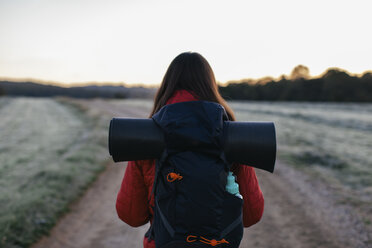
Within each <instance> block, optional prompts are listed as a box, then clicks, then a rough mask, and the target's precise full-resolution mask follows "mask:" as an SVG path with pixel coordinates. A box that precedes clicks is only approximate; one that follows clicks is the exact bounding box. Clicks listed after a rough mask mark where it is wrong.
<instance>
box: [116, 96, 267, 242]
mask: <svg viewBox="0 0 372 248" xmlns="http://www.w3.org/2000/svg"><path fill="white" fill-rule="evenodd" d="M195 100H197V98H196V97H195V96H193V95H192V94H191V93H190V92H188V91H186V90H178V91H176V92H175V94H174V95H173V96H172V97H171V98H170V99H169V100H168V101H167V104H172V103H177V102H185V101H195ZM232 170H233V172H234V174H235V175H236V176H237V182H238V184H239V191H240V194H241V195H242V196H243V200H244V203H243V224H244V227H249V226H251V225H253V224H255V223H257V222H258V221H259V220H260V219H261V216H262V213H263V209H264V198H263V195H262V192H261V189H260V186H259V185H258V181H257V177H256V173H255V171H254V169H253V168H252V167H250V166H246V165H237V166H235V167H234V168H233V169H232ZM154 176H155V160H137V161H129V162H128V165H127V168H126V171H125V175H124V178H123V182H122V184H121V188H120V190H119V193H118V196H117V200H116V211H117V213H118V216H119V218H120V219H121V220H122V221H124V222H125V223H127V224H128V225H130V226H133V227H138V226H142V225H144V224H146V223H147V222H148V221H150V222H151V223H152V218H153V214H154V213H153V211H152V209H151V207H150V205H149V202H150V204H151V205H152V206H154V197H152V198H151V199H148V198H149V196H150V195H151V190H152V185H153V183H154ZM143 246H144V248H155V242H154V240H152V241H150V242H148V240H147V238H146V237H145V238H144V240H143Z"/></svg>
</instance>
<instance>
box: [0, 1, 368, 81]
mask: <svg viewBox="0 0 372 248" xmlns="http://www.w3.org/2000/svg"><path fill="white" fill-rule="evenodd" d="M371 9H372V1H370V0H353V1H350V0H347V1H345V0H312V1H309V0H306V1H304V0H280V1H278V0H271V1H269V0H244V1H236V0H230V1H219V0H196V1H195V0H186V1H184V0H178V1H177V0H156V1H149V0H148V1H146V0H107V1H104V0H0V77H10V78H33V79H40V80H47V81H57V82H62V83H66V84H72V83H75V82H125V83H127V84H144V85H157V84H159V83H160V82H161V80H162V78H163V76H164V74H165V71H166V69H167V67H168V66H169V64H170V62H171V61H172V60H173V58H174V57H176V56H177V55H178V54H179V53H182V52H185V51H193V52H199V53H200V54H202V55H203V56H204V57H205V58H206V59H207V60H208V61H209V63H210V64H211V66H212V68H213V70H214V72H215V76H216V79H217V81H219V82H221V83H224V82H226V81H229V80H239V79H243V78H261V77H264V76H272V77H279V76H281V75H282V74H290V72H291V70H292V69H293V68H294V67H295V66H297V65H298V64H303V65H306V66H307V67H309V69H310V74H311V75H313V76H316V75H319V74H321V73H323V72H324V71H325V70H326V69H327V68H329V67H339V68H343V69H345V70H347V71H349V72H351V73H362V72H364V71H366V70H371V69H372V59H371V58H372V45H371V44H372V32H371V24H372V15H371Z"/></svg>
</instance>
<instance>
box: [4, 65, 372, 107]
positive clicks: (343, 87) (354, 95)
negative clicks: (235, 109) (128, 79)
mask: <svg viewBox="0 0 372 248" xmlns="http://www.w3.org/2000/svg"><path fill="white" fill-rule="evenodd" d="M219 91H220V93H221V95H222V96H223V97H224V98H225V99H227V100H256V101H261V100H263V101H314V102H372V72H365V73H364V74H362V75H360V76H355V75H350V74H349V73H348V72H346V71H344V70H342V69H338V68H331V69H328V70H327V71H326V72H325V73H323V75H321V76H319V77H316V78H312V77H310V74H309V69H308V68H307V67H306V66H303V65H298V66H297V67H295V68H294V69H293V70H292V73H291V74H290V75H289V76H282V77H281V78H279V79H273V78H270V77H266V78H261V79H258V80H253V79H246V80H241V81H239V82H229V83H228V84H227V85H226V86H222V85H220V86H219ZM155 92H156V89H155V88H150V89H149V88H143V87H133V88H127V87H124V86H109V85H108V86H94V85H90V86H84V87H71V88H63V87H58V86H54V85H42V84H37V83H34V82H10V81H0V96H1V95H10V96H36V97H50V96H69V97H78V98H94V97H100V98H136V97H138V98H153V96H154V94H155Z"/></svg>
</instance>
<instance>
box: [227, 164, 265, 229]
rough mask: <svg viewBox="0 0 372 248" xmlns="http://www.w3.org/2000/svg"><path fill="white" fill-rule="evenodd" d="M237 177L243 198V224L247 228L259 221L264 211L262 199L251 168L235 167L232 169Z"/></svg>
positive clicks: (254, 173) (244, 166)
mask: <svg viewBox="0 0 372 248" xmlns="http://www.w3.org/2000/svg"><path fill="white" fill-rule="evenodd" d="M233 172H234V174H235V175H236V176H237V182H238V184H239V191H240V194H241V195H242V196H243V201H244V203H243V224H244V227H249V226H251V225H254V224H256V223H257V222H258V221H260V219H261V217H262V214H263V210H264V198H263V195H262V191H261V189H260V186H259V185H258V180H257V176H256V172H255V171H254V168H253V167H250V166H246V165H237V166H236V167H235V168H234V169H233Z"/></svg>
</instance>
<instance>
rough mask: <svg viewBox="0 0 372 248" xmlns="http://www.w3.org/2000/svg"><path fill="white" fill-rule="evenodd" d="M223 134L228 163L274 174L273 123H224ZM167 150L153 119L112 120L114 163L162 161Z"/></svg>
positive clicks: (274, 136)
mask: <svg viewBox="0 0 372 248" xmlns="http://www.w3.org/2000/svg"><path fill="white" fill-rule="evenodd" d="M224 132H225V137H226V139H225V143H224V151H225V155H226V159H227V160H228V161H230V162H236V163H241V164H245V165H249V166H252V167H255V168H259V169H263V170H266V171H269V172H273V171H274V166H275V158H276V135H275V126H274V123H272V122H237V121H234V122H232V121H225V123H224ZM164 147H165V143H164V137H163V133H162V130H161V129H160V128H159V127H158V126H157V125H156V124H155V123H154V121H153V120H152V119H134V118H113V119H112V120H111V122H110V129H109V152H110V155H111V156H112V158H113V160H114V161H115V162H121V161H131V160H144V159H155V158H159V156H160V154H161V153H162V151H163V150H164Z"/></svg>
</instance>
